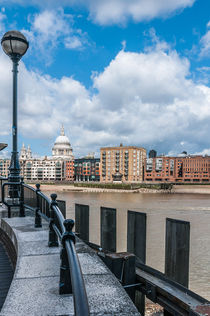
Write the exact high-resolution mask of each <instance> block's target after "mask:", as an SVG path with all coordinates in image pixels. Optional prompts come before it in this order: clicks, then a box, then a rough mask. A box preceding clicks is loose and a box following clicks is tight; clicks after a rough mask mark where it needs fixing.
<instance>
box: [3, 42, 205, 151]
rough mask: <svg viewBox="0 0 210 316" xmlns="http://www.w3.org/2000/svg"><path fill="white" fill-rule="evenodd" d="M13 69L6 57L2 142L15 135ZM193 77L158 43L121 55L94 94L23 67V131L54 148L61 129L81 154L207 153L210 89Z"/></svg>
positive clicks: (101, 75)
mask: <svg viewBox="0 0 210 316" xmlns="http://www.w3.org/2000/svg"><path fill="white" fill-rule="evenodd" d="M160 47H162V48H160ZM9 63H10V61H9V60H8V58H7V57H6V56H3V53H2V54H0V72H1V74H2V76H1V78H0V98H1V117H0V135H3V133H5V131H7V133H8V134H9V132H10V127H9V126H10V124H11V123H10V115H11V107H10V104H11V72H10V68H11V67H10V66H11V65H9ZM189 75H190V64H189V61H188V60H187V59H186V58H181V57H180V56H179V55H178V54H177V52H176V51H174V50H170V49H168V48H167V49H164V45H158V44H157V45H156V47H153V49H152V50H151V49H147V50H145V52H140V53H136V52H135V53H134V52H128V51H123V50H121V51H120V52H119V53H118V54H117V56H116V57H115V58H114V59H113V60H112V61H111V62H110V64H109V65H108V66H107V67H106V68H105V69H104V71H103V72H101V73H99V74H96V73H95V74H94V75H93V87H94V88H95V90H93V89H92V88H91V89H90V91H95V92H94V94H90V92H89V91H88V90H87V89H86V88H85V87H84V86H83V85H82V84H81V83H80V82H79V81H76V80H74V79H73V78H71V77H63V78H61V79H60V80H58V79H55V78H52V77H50V76H47V75H45V76H44V75H40V74H38V73H36V72H32V71H31V72H29V71H28V70H27V69H26V68H25V66H24V64H23V63H22V62H21V63H20V72H19V77H20V78H19V126H20V132H21V134H22V135H23V136H24V137H27V138H29V137H31V138H36V139H42V140H46V142H48V143H49V147H50V144H51V143H52V141H53V139H54V137H55V136H56V135H57V133H58V131H59V127H60V125H61V124H62V123H63V124H64V126H65V128H66V133H67V135H69V136H70V141H71V143H72V145H73V148H76V149H77V152H79V153H80V154H87V153H88V152H90V151H99V148H100V147H101V146H105V145H117V144H119V143H121V142H122V143H124V144H128V145H140V146H145V147H147V148H148V147H151V146H155V147H156V148H158V151H161V152H162V151H165V152H168V151H171V152H172V151H173V152H174V151H177V152H180V151H183V150H186V151H187V152H189V153H190V152H195V151H201V150H202V149H203V148H208V146H209V139H208V137H207V135H209V134H210V126H209V120H210V88H209V87H207V86H205V85H201V84H197V83H195V82H193V80H191V79H189ZM8 112H10V113H8ZM2 138H3V137H2ZM183 142H184V147H183ZM49 150H50V148H48V152H49Z"/></svg>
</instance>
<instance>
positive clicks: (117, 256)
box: [75, 204, 210, 316]
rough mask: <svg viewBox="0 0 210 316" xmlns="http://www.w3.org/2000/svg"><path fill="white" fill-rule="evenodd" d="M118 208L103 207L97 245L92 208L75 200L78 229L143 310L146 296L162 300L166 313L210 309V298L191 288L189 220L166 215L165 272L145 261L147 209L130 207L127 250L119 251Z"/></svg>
mask: <svg viewBox="0 0 210 316" xmlns="http://www.w3.org/2000/svg"><path fill="white" fill-rule="evenodd" d="M116 212H117V210H116V209H113V208H107V207H101V208H100V227H101V234H100V245H95V244H92V243H91V242H90V241H89V218H90V208H89V206H88V205H82V204H75V222H76V227H75V230H76V233H78V235H79V237H80V238H82V239H84V241H86V242H87V243H88V244H89V245H91V246H92V247H94V248H95V249H97V250H98V254H99V256H100V257H101V259H102V260H103V261H104V262H105V263H106V264H107V266H108V267H109V268H110V269H111V271H112V272H113V273H114V274H115V275H116V277H117V278H118V279H119V281H120V282H121V283H122V285H123V286H124V288H125V289H126V291H127V292H128V294H129V295H130V297H131V298H132V299H133V301H134V302H135V304H136V306H137V307H138V309H139V311H140V312H141V314H142V315H144V309H145V297H147V298H149V299H150V300H152V301H153V302H154V303H158V304H160V305H161V306H162V307H163V308H164V315H183V316H185V315H191V316H193V315H194V316H195V315H201V314H200V313H197V311H199V309H200V310H202V309H203V310H205V308H206V310H207V309H208V312H210V302H209V301H208V300H206V299H204V298H202V297H201V296H199V295H197V294H196V293H194V292H192V291H190V290H189V289H188V282H189V252H190V223H189V222H186V221H181V220H175V219H171V218H167V219H166V233H165V273H161V272H160V271H157V270H155V269H153V268H151V267H149V266H147V265H146V264H145V262H146V231H147V215H146V213H140V212H134V211H131V210H129V211H128V214H127V252H125V253H116V226H117V222H116ZM134 255H135V256H134ZM206 315H210V314H208V313H206Z"/></svg>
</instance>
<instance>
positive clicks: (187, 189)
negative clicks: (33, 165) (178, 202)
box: [32, 184, 210, 194]
mask: <svg viewBox="0 0 210 316" xmlns="http://www.w3.org/2000/svg"><path fill="white" fill-rule="evenodd" d="M32 186H33V187H35V185H32ZM41 190H42V191H55V192H90V193H91V192H93V193H97V192H99V193H102V192H106V193H110V192H112V193H154V194H155V193H164V194H169V193H172V194H182V193H183V194H210V185H202V184H198V185H186V184H185V185H176V184H175V185H173V187H172V189H167V190H163V189H152V188H139V189H133V190H127V189H126V190H125V189H114V188H112V189H107V188H96V187H85V186H83V187H78V186H74V184H41Z"/></svg>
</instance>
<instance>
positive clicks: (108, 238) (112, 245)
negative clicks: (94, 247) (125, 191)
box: [101, 207, 117, 252]
mask: <svg viewBox="0 0 210 316" xmlns="http://www.w3.org/2000/svg"><path fill="white" fill-rule="evenodd" d="M116 224H117V220H116V209H115V208H108V207H101V247H102V248H103V249H104V250H108V251H111V252H116V248H117V247H116Z"/></svg>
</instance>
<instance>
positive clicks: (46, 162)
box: [0, 126, 74, 182]
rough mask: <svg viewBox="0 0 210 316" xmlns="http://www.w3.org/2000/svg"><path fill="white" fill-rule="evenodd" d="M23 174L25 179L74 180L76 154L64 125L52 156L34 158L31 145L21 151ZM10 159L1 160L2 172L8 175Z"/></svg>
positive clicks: (0, 170)
mask: <svg viewBox="0 0 210 316" xmlns="http://www.w3.org/2000/svg"><path fill="white" fill-rule="evenodd" d="M19 157H20V158H19V160H20V166H21V176H23V177H24V180H25V181H49V182H50V181H52V182H54V181H64V180H66V181H73V180H74V156H73V153H72V147H71V144H70V142H69V139H68V137H67V136H65V132H64V128H63V126H62V128H61V133H60V135H59V136H58V137H57V138H56V140H55V143H54V146H53V148H52V157H47V156H45V157H44V158H33V157H32V152H31V149H30V147H29V146H28V148H27V149H26V147H25V146H24V144H23V146H22V148H21V151H20V156H19ZM9 166H10V159H2V160H0V174H1V175H2V176H5V177H8V174H9Z"/></svg>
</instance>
